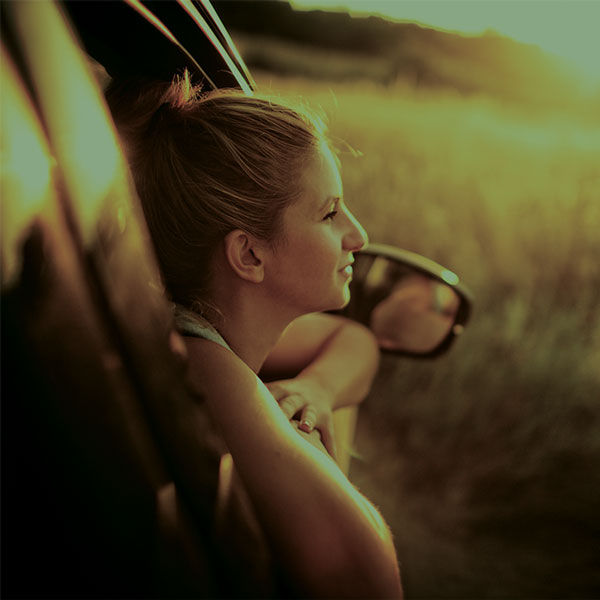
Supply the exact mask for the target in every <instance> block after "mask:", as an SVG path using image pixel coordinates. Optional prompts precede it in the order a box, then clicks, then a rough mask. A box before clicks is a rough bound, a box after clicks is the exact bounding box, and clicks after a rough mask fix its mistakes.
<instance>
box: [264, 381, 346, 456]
mask: <svg viewBox="0 0 600 600" xmlns="http://www.w3.org/2000/svg"><path fill="white" fill-rule="evenodd" d="M266 385H267V388H269V391H270V392H271V394H273V397H274V398H275V400H277V402H278V403H279V406H280V407H281V410H282V411H283V412H284V414H285V415H286V417H287V418H288V419H290V420H292V419H293V418H294V417H295V416H297V418H298V419H299V425H298V427H297V428H298V429H299V430H300V431H304V432H306V433H311V432H312V431H313V430H314V429H317V430H318V431H319V433H320V434H321V441H322V442H323V445H324V446H325V448H326V449H327V452H329V454H330V455H331V456H332V457H333V458H334V459H336V448H335V438H334V435H333V415H332V411H331V406H332V403H333V399H332V398H331V397H330V395H329V394H328V393H327V392H326V390H324V389H323V388H322V387H321V386H320V385H319V384H318V383H316V382H314V381H312V380H310V379H308V378H306V379H302V378H299V377H297V378H295V379H283V380H281V381H273V382H271V383H267V384H266Z"/></svg>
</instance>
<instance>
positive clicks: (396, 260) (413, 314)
mask: <svg viewBox="0 0 600 600" xmlns="http://www.w3.org/2000/svg"><path fill="white" fill-rule="evenodd" d="M350 292H351V300H350V302H349V304H348V305H347V306H346V307H345V308H344V309H343V310H341V311H337V314H341V315H343V316H345V317H348V318H350V319H354V320H356V321H358V322H360V323H362V324H364V325H366V326H367V327H369V328H370V329H371V331H372V332H373V333H374V334H375V336H376V338H377V340H378V341H379V346H380V348H381V349H382V350H383V351H385V352H387V353H393V354H401V355H405V356H406V355H408V356H414V357H434V356H438V355H440V354H442V353H443V352H445V351H446V350H447V349H448V348H449V347H450V345H451V344H452V342H453V341H454V339H455V338H456V336H458V335H460V334H461V333H462V331H463V330H464V327H465V325H466V323H467V321H468V319H469V315H470V313H471V305H472V296H471V293H470V292H469V290H468V288H466V287H465V286H464V285H463V284H462V283H461V281H460V280H459V278H458V276H457V275H456V274H455V273H453V272H452V271H450V270H448V269H446V268H444V267H442V266H441V265H439V264H437V263H436V262H434V261H432V260H429V259H427V258H425V257H424V256H421V255H419V254H415V253H414V252H409V251H408V250H401V249H399V248H394V247H392V246H385V245H382V244H370V245H369V246H367V247H366V248H365V249H364V250H362V251H361V252H358V253H357V254H356V255H355V263H354V275H353V279H352V281H351V283H350Z"/></svg>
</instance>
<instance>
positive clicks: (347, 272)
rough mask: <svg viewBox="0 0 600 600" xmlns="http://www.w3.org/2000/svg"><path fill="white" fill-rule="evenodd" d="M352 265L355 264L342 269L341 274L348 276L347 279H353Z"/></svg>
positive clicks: (349, 264)
mask: <svg viewBox="0 0 600 600" xmlns="http://www.w3.org/2000/svg"><path fill="white" fill-rule="evenodd" d="M352 264H353V263H348V264H347V265H346V266H345V267H343V268H341V269H340V273H342V274H343V275H346V276H347V277H352V273H353V269H352Z"/></svg>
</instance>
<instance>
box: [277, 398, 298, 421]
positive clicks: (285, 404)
mask: <svg viewBox="0 0 600 600" xmlns="http://www.w3.org/2000/svg"><path fill="white" fill-rule="evenodd" d="M275 399H276V400H277V398H275ZM303 402H304V401H303V400H302V398H301V397H300V396H286V397H285V398H284V399H283V400H280V401H279V407H280V408H281V410H282V411H283V414H284V415H285V416H286V417H287V418H288V419H291V418H292V417H293V416H294V415H295V414H296V413H297V412H298V411H299V410H300V409H301V408H302V404H303Z"/></svg>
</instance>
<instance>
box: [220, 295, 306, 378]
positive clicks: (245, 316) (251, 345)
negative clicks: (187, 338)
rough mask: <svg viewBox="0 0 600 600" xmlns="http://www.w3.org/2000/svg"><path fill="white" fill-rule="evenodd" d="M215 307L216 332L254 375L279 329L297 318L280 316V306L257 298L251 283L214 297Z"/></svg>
mask: <svg viewBox="0 0 600 600" xmlns="http://www.w3.org/2000/svg"><path fill="white" fill-rule="evenodd" d="M215 300H216V304H217V306H218V307H219V309H220V311H221V313H222V314H223V317H224V318H223V319H222V321H221V323H218V324H217V329H218V331H219V333H220V334H221V335H222V336H223V337H224V338H225V341H226V342H227V343H228V344H229V346H230V347H231V349H232V350H233V351H234V352H235V353H236V354H237V355H238V356H239V357H240V358H241V359H242V360H243V361H244V362H245V363H246V364H247V365H248V366H249V367H250V368H251V369H252V370H253V371H254V372H255V373H258V372H259V371H260V369H261V367H262V364H263V363H264V361H265V359H266V358H267V356H268V354H269V353H270V352H271V350H272V349H273V347H274V346H275V344H276V343H277V340H279V338H280V337H281V334H282V333H283V330H284V329H285V328H286V327H287V326H288V325H289V324H290V322H291V321H292V320H293V319H294V318H295V317H296V316H298V315H292V314H284V313H282V311H281V309H280V307H278V306H276V305H274V303H272V302H269V301H268V300H267V299H265V298H262V297H260V291H259V290H258V289H253V286H252V284H244V285H242V286H241V288H240V289H237V290H235V291H234V290H228V292H227V293H221V294H217V297H216V298H215Z"/></svg>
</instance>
